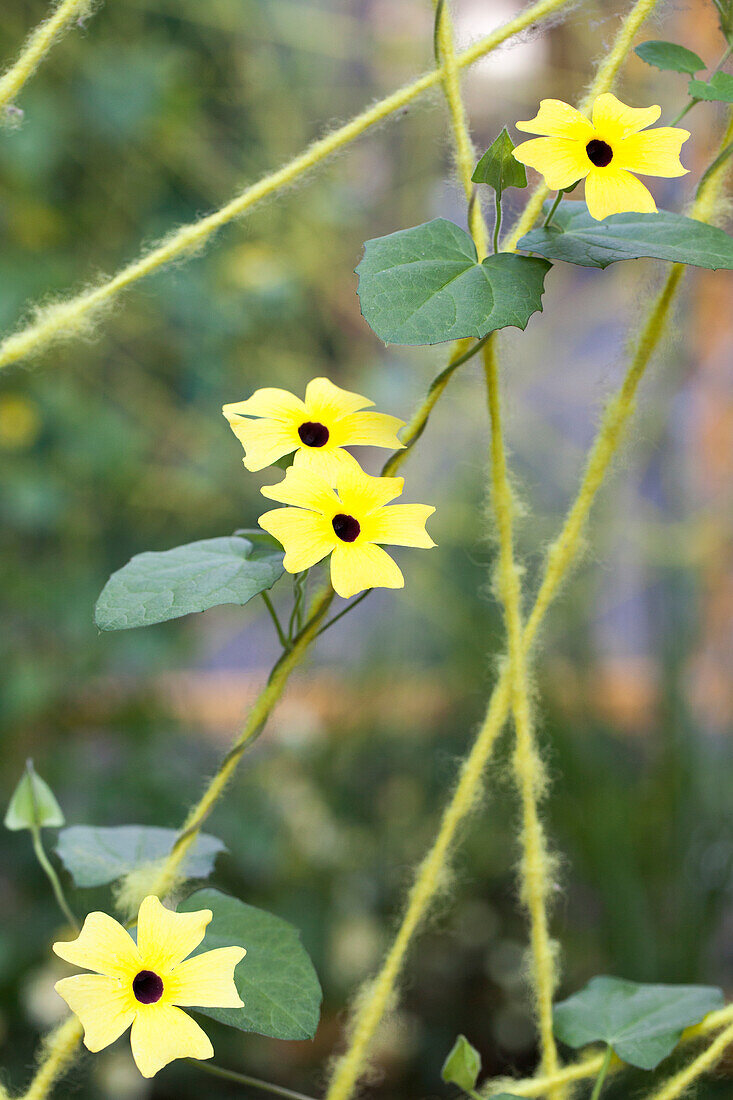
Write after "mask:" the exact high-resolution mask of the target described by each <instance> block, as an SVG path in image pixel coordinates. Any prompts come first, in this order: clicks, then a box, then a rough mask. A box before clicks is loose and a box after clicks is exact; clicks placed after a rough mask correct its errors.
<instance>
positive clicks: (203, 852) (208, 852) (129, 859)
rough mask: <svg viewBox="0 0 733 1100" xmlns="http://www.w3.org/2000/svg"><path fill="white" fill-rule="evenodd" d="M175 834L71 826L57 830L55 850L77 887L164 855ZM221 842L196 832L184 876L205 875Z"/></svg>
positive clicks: (138, 828) (140, 828) (137, 827)
mask: <svg viewBox="0 0 733 1100" xmlns="http://www.w3.org/2000/svg"><path fill="white" fill-rule="evenodd" d="M177 836H178V833H177V831H176V830H175V829H158V828H155V827H153V826H152V825H117V826H115V827H113V828H99V827H97V826H94V825H70V826H69V828H68V829H63V830H62V832H60V833H59V839H58V844H57V846H56V853H57V855H58V857H59V859H60V860H61V862H62V863H63V865H64V867H65V868H66V870H67V871H68V872H69V874H70V875H71V877H72V878H73V879H74V882H75V883H76V885H77V886H104V885H106V883H108V882H115V881H116V880H117V879H118V878H122V876H123V875H126V874H127V873H128V872H129V871H132V870H134V869H135V868H136V867H140V866H142V865H143V864H144V863H150V862H151V861H153V860H156V859H162V858H163V856H167V855H168V853H169V852H170V850H171V848H172V847H173V845H174V843H175V841H176V837H177ZM224 851H226V848H225V846H224V844H223V843H222V842H221V840H218V839H217V837H215V836H209V835H208V834H207V833H199V836H198V838H197V839H196V843H195V844H194V845H193V847H192V848H191V850H190V852H189V853H188V855H187V856H186V858H185V860H184V861H183V868H182V869H183V873H184V874H185V875H186V877H187V878H206V877H207V876H208V875H210V874H211V872H212V870H213V869H214V861H215V859H216V857H217V856H218V854H219V853H220V852H224Z"/></svg>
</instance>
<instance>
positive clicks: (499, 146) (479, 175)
mask: <svg viewBox="0 0 733 1100" xmlns="http://www.w3.org/2000/svg"><path fill="white" fill-rule="evenodd" d="M471 179H472V180H473V182H474V183H487V184H488V185H489V187H493V188H494V190H495V191H496V193H497V195H498V196H499V198H501V196H502V193H503V192H504V191H505V190H506V189H507V187H526V186H527V172H526V170H525V167H524V165H523V164H520V163H519V161H518V160H517V159H516V158H515V156H514V142H513V141H512V139H511V138H510V137H509V132H508V130H507V128H506V126H505V127H504V129H503V130H502V131H501V133H500V134H499V136H498V138H497V139H496V141H494V142H493V143H492V144H491V145H490V146H489V148H488V149H487V150H486V152H485V153H484V155H483V156H482V157H481V160H480V161H479V162H478V164H477V165H476V168H475V169H474V173H473V175H472V176H471Z"/></svg>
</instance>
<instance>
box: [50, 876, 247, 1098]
mask: <svg viewBox="0 0 733 1100" xmlns="http://www.w3.org/2000/svg"><path fill="white" fill-rule="evenodd" d="M211 917H212V913H211V910H210V909H201V910H200V911H199V912H196V913H174V912H173V911H172V910H170V909H167V908H166V907H165V906H164V905H161V903H160V901H159V900H158V898H157V897H155V896H154V895H150V896H149V897H147V898H145V899H144V901H143V902H142V904H141V906H140V910H139V912H138V918H137V943H135V940H133V938H132V936H131V935H130V934H129V932H127V931H126V930H125V929H124V928H123V927H122V925H121V924H119V923H118V921H116V920H115V919H114V917H110V916H108V915H107V913H90V914H89V915H88V916H87V918H86V920H85V921H84V926H83V928H82V930H81V933H80V934H79V936H78V937H77V938H76V939H75V940H68V941H61V942H60V943H55V944H54V945H53V949H54V951H55V952H56V954H57V955H60V956H61V958H62V959H66V961H67V962H70V963H73V964H74V965H76V966H83V967H85V968H86V969H87V970H91V971H92V973H91V974H75V975H74V976H73V977H71V978H62V979H61V981H59V982H57V983H56V991H57V992H58V993H59V994H60V995H61V996H62V997H63V999H64V1000H65V1001H66V1003H67V1005H68V1006H69V1008H70V1009H71V1011H72V1012H74V1013H75V1014H76V1015H77V1016H78V1017H79V1020H80V1022H81V1024H82V1026H83V1028H84V1045H85V1046H86V1047H87V1049H88V1050H91V1051H99V1050H103V1049H104V1047H107V1046H109V1045H110V1043H113V1042H114V1041H115V1040H116V1039H119V1037H120V1036H121V1035H122V1034H124V1032H125V1031H127V1029H128V1027H130V1025H132V1031H131V1033H130V1043H131V1046H132V1055H133V1058H134V1059H135V1062H136V1063H137V1067H138V1069H139V1070H140V1072H141V1073H142V1075H143V1077H153V1076H154V1075H155V1074H156V1073H157V1072H158V1070H160V1069H162V1068H163V1066H167V1065H168V1063H169V1062H172V1061H174V1059H176V1058H211V1056H212V1055H213V1053H214V1050H213V1047H212V1046H211V1043H210V1041H209V1038H208V1036H207V1035H206V1033H205V1032H204V1031H202V1029H201V1028H200V1027H199V1025H198V1024H197V1023H196V1022H195V1021H194V1020H192V1019H191V1017H190V1016H189V1015H188V1014H187V1013H186V1012H182V1011H181V1006H183V1007H194V1006H197V1007H199V1008H242V1007H243V1002H242V1000H241V998H240V996H239V994H238V993H237V988H236V986H235V984H234V969H235V967H236V966H237V963H239V962H240V961H241V960H242V959H243V958H244V956H245V954H246V951H245V949H244V948H243V947H217V948H215V949H214V950H213V951H204V952H203V953H202V954H200V955H195V956H194V957H193V958H191V959H189V958H188V956H189V955H190V954H191V952H192V951H194V950H195V949H196V948H197V947H198V945H199V944H200V943H201V941H202V940H203V938H204V935H205V932H206V926H207V924H208V923H209V921H210V920H211Z"/></svg>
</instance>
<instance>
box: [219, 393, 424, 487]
mask: <svg viewBox="0 0 733 1100" xmlns="http://www.w3.org/2000/svg"><path fill="white" fill-rule="evenodd" d="M373 404H374V402H373V401H369V400H368V398H366V397H361V396H360V395H359V394H358V393H349V391H348V390H342V389H340V387H339V386H334V384H333V382H329V380H328V379H327V378H314V379H313V381H312V382H309V383H308V385H307V387H306V391H305V401H301V400H300V398H299V397H295V395H294V394H292V393H288V391H287V390H276V389H271V388H267V389H262V390H257V391H256V392H255V393H253V394H252V396H251V397H250V398H248V400H247V401H235V402H234V403H233V404H230V405H224V407H223V409H222V412H223V413H224V416H225V417H226V418H227V420H228V421H229V424H230V426H231V429H232V431H233V432H234V434H235V435H236V437H237V439H238V440H239V441H240V443H241V444H242V446H243V447H244V450H245V456H244V465H245V466H246V467H247V469H248V470H253V471H255V470H264V468H265V466H270V465H272V463H273V462H277V460H278V459H279V458H282V457H283V456H284V455H288V454H292V452H293V451H295V459H294V462H293V465H294V466H297V467H299V468H301V469H308V470H313V471H314V472H316V473H319V474H322V475H323V476H324V477H327V478H330V479H331V480H332V481H333V480H335V477H336V473H337V471H338V469H339V467H340V466H341V465H342V463H343V462H348V460H349V458H350V456H349V454H348V452H346V451H344V450H342V448H343V447H355V446H358V445H365V446H370V447H388V448H389V449H390V450H397V449H398V448H400V447H402V446H403V444H402V443H400V441H399V439H398V438H397V432H398V431H399V429H400V428H402V427H403V426H404V423H405V422H404V420H398V419H397V417H396V416H386V415H385V414H384V413H376V412H363V411H362V410H363V409H365V408H366V407H367V406H368V405H373Z"/></svg>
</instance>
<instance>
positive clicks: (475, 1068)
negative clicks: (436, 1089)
mask: <svg viewBox="0 0 733 1100" xmlns="http://www.w3.org/2000/svg"><path fill="white" fill-rule="evenodd" d="M480 1072H481V1055H480V1054H479V1052H478V1051H477V1050H476V1048H475V1047H472V1046H471V1044H470V1043H469V1041H468V1039H467V1038H466V1036H465V1035H459V1036H458V1038H457V1039H456V1041H455V1043H454V1044H453V1049H452V1050H451V1052H450V1054H449V1055H448V1057H447V1058H446V1060H445V1062H444V1063H443V1069H442V1070H441V1074H440V1075H441V1077H442V1078H443V1080H444V1081H445V1082H446V1083H447V1084H449V1085H458V1087H459V1088H460V1089H463V1090H464V1092H469V1091H470V1090H471V1089H473V1088H475V1087H476V1082H477V1081H478V1075H479V1073H480Z"/></svg>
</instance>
